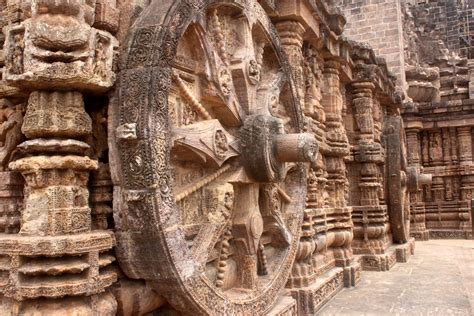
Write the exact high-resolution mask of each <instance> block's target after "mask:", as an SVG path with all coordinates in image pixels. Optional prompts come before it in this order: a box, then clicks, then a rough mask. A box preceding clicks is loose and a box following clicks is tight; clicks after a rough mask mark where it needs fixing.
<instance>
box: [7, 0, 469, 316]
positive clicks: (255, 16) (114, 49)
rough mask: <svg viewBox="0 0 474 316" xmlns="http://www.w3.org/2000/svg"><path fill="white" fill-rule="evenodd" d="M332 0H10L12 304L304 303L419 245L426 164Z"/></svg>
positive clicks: (200, 308) (111, 308) (110, 310)
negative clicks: (417, 220) (417, 218)
mask: <svg viewBox="0 0 474 316" xmlns="http://www.w3.org/2000/svg"><path fill="white" fill-rule="evenodd" d="M328 3H329V1H320V0H297V1H283V0H281V1H279V0H274V1H273V0H272V1H257V0H232V1H223V0H222V1H220V0H218V1H206V0H203V1H194V0H190V1H174V0H163V1H120V2H118V1H115V0H28V1H19V0H7V1H0V9H1V13H2V14H1V15H0V19H1V25H2V26H3V32H4V36H3V37H1V40H2V43H4V45H3V47H4V50H3V54H1V55H0V56H2V58H3V60H2V62H1V63H0V66H1V67H2V70H3V76H2V80H1V82H0V124H1V125H0V314H2V315H37V314H41V315H64V314H73V313H76V314H80V315H144V314H148V313H153V314H158V315H159V314H165V315H166V314H183V315H187V314H195V315H250V314H256V315H308V314H314V313H316V312H317V311H318V310H319V309H320V308H321V307H322V306H323V305H324V304H325V303H326V302H327V301H329V300H330V299H331V298H332V297H333V296H334V295H336V294H337V293H338V292H339V291H340V290H341V289H342V288H344V287H352V286H356V285H357V284H358V281H359V280H360V278H361V277H362V270H377V271H385V270H387V269H389V268H390V267H391V266H393V264H394V263H395V262H396V261H399V262H405V261H406V260H407V259H408V257H409V256H410V255H411V254H413V251H414V244H413V239H411V238H410V236H409V227H410V226H409V224H410V207H409V204H408V203H409V201H410V192H417V194H418V193H419V192H420V190H421V189H420V188H421V186H422V184H423V183H425V182H429V181H428V180H429V179H427V178H429V177H426V176H423V174H422V171H423V170H422V168H421V165H420V166H419V167H416V166H415V167H413V166H412V165H410V162H411V161H412V160H410V159H411V157H412V155H413V153H412V152H411V151H410V152H408V153H407V147H406V141H405V133H404V125H403V122H402V119H401V116H400V108H401V104H402V98H401V97H400V96H399V95H398V94H396V93H395V81H396V80H395V77H393V76H392V75H391V74H390V72H389V71H388V69H387V65H386V64H385V62H384V61H383V60H381V59H379V58H377V57H376V56H375V54H374V51H373V50H372V49H371V48H370V47H367V46H365V45H362V44H359V43H357V42H352V41H348V40H347V39H345V36H344V27H345V23H346V20H345V18H344V16H343V15H342V14H341V12H340V11H339V10H338V9H337V8H336V7H334V6H333V5H330V4H328ZM115 36H117V37H118V38H120V39H123V40H120V42H119V40H117V39H116V38H115ZM457 65H464V64H463V63H458V64H456V67H457ZM456 69H457V70H456V71H458V70H459V67H457V68H456ZM462 72H463V73H464V72H465V70H464V69H463V70H462ZM445 73H446V72H445V71H440V72H437V73H436V75H434V74H433V73H431V72H426V71H425V73H423V74H419V73H417V74H416V75H414V77H413V78H414V79H416V80H418V81H423V82H425V81H429V82H430V83H431V84H432V86H434V87H438V85H437V84H438V83H439V86H440V87H444V86H446V85H445V84H444V81H443V80H442V78H443V75H444V74H445ZM440 78H441V79H440ZM420 89H422V88H420ZM428 90H429V89H428ZM420 91H421V90H420ZM420 91H418V92H413V94H416V95H422V96H421V97H419V98H418V99H420V100H421V99H427V98H428V97H427V96H426V95H428V94H429V91H428V92H426V93H425V92H420ZM461 92H462V93H464V90H463V91H461ZM466 133H467V130H463V131H462V133H461V134H460V135H461V136H462V135H464V136H465V135H466ZM408 139H409V141H408V142H409V143H410V141H411V140H412V138H408ZM463 140H464V141H462V146H463V148H464V147H466V146H467V141H466V138H465V137H464V138H463ZM465 152H466V151H463V153H464V154H463V156H462V155H460V156H459V157H462V159H463V160H462V161H467V160H468V157H467V156H466V155H467V154H466V153H465ZM430 157H437V156H436V155H431V154H430ZM459 159H461V158H459ZM407 160H408V163H407ZM471 160H472V155H471ZM463 165H464V164H463ZM438 183H439V179H438V178H436V177H435V179H434V182H433V184H432V187H435V186H436V185H438ZM453 183H454V182H453ZM465 185H468V182H466V184H465ZM453 186H454V184H453ZM436 192H437V191H436ZM412 200H414V198H413V197H412ZM427 218H428V216H427ZM428 226H429V225H428Z"/></svg>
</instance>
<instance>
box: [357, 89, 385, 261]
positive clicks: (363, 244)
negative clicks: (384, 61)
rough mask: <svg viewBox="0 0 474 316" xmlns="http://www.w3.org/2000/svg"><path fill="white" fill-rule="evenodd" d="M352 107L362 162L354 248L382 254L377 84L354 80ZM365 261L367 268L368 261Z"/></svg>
mask: <svg viewBox="0 0 474 316" xmlns="http://www.w3.org/2000/svg"><path fill="white" fill-rule="evenodd" d="M352 87H353V98H352V102H353V108H354V112H355V113H354V116H355V120H356V125H357V135H356V139H357V140H358V143H357V146H356V152H355V159H356V161H357V162H358V163H360V183H359V188H360V195H359V196H360V199H359V201H358V202H359V203H358V206H357V207H354V216H353V220H354V237H355V238H354V241H353V248H354V252H355V253H357V254H370V253H377V254H383V253H384V251H385V249H386V247H387V245H388V238H387V227H388V215H387V206H386V205H381V203H380V194H379V193H380V191H381V190H382V182H381V178H382V175H381V170H380V166H379V165H380V164H382V163H383V162H384V153H383V149H382V146H381V144H380V143H378V142H376V141H375V135H374V132H375V130H374V119H373V104H374V102H373V98H374V92H373V90H374V89H375V86H374V84H373V83H372V82H369V81H361V82H356V83H353V84H352ZM368 262H369V261H367V262H364V263H363V266H364V264H365V268H366V269H367V266H368V264H367V263H368Z"/></svg>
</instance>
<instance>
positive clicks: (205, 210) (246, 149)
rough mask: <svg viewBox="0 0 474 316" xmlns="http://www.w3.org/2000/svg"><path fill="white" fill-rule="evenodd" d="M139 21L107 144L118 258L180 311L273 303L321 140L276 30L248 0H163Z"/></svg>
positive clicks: (250, 308)
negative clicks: (307, 118) (306, 126)
mask: <svg viewBox="0 0 474 316" xmlns="http://www.w3.org/2000/svg"><path fill="white" fill-rule="evenodd" d="M131 34H132V36H131V39H130V42H129V47H128V55H127V57H126V58H125V60H124V62H123V67H122V71H121V75H120V78H119V85H118V91H119V92H118V97H117V101H116V108H115V111H114V113H113V116H114V122H115V124H114V130H113V132H114V133H115V141H113V142H112V144H111V150H112V157H114V161H113V166H115V167H116V168H113V169H114V170H115V171H114V173H115V184H116V189H115V198H114V203H115V205H114V209H115V210H114V217H115V222H116V230H117V234H116V236H117V243H118V245H117V255H118V258H119V260H120V263H121V267H122V268H123V269H124V272H125V273H126V274H127V276H129V277H132V278H140V279H145V280H148V281H150V282H152V283H153V284H154V286H155V287H156V288H157V289H158V290H159V291H160V293H164V295H165V296H167V299H168V300H169V301H170V302H171V304H172V305H173V306H174V307H176V308H178V309H180V310H181V311H183V312H185V313H199V314H203V313H206V314H215V315H224V314H228V315H232V314H241V315H248V314H256V315H261V314H264V313H265V312H266V311H268V310H269V309H270V308H271V307H272V305H273V303H274V301H275V300H276V298H277V296H278V292H279V291H280V289H281V288H282V287H283V286H284V285H285V283H286V280H287V277H288V274H289V272H290V269H291V264H292V262H293V260H294V257H295V252H296V248H297V246H298V241H299V232H300V227H301V222H302V215H303V209H304V205H305V194H306V192H305V189H304V188H305V183H306V181H305V178H306V172H305V165H304V164H303V163H302V162H311V161H314V159H315V158H316V157H315V156H316V153H317V148H316V147H317V146H316V141H315V139H314V137H313V136H311V135H308V134H301V133H300V132H301V129H302V117H301V113H300V110H299V109H298V107H297V106H296V101H295V97H294V96H295V89H294V86H293V82H292V80H291V78H290V77H291V76H290V75H289V74H290V71H289V68H288V65H287V63H286V61H285V58H284V56H283V53H282V51H281V48H280V46H279V40H278V38H277V36H276V31H275V29H274V28H273V26H272V24H271V22H270V21H269V20H268V17H267V16H266V14H265V12H264V11H263V9H262V8H261V7H260V5H259V4H258V3H257V1H253V0H246V1H243V0H242V1H154V2H152V4H150V6H149V7H148V8H147V9H146V11H145V12H144V13H143V14H142V16H141V17H140V19H139V21H138V22H137V23H136V24H135V26H134V29H133V30H132V31H131ZM167 293H168V294H167Z"/></svg>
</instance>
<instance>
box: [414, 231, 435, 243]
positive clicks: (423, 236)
mask: <svg viewBox="0 0 474 316" xmlns="http://www.w3.org/2000/svg"><path fill="white" fill-rule="evenodd" d="M410 236H411V237H413V238H415V240H420V241H427V240H430V232H429V231H428V230H423V231H412V232H410Z"/></svg>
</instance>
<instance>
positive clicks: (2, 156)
mask: <svg viewBox="0 0 474 316" xmlns="http://www.w3.org/2000/svg"><path fill="white" fill-rule="evenodd" d="M22 124H23V111H22V106H21V105H17V106H16V107H14V106H13V105H12V103H11V102H10V101H8V100H6V99H2V100H0V171H5V170H7V169H8V163H9V162H10V159H11V156H12V153H13V151H14V150H15V147H16V146H17V145H19V144H20V142H21V141H22V139H23V134H22V133H21V125H22Z"/></svg>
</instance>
